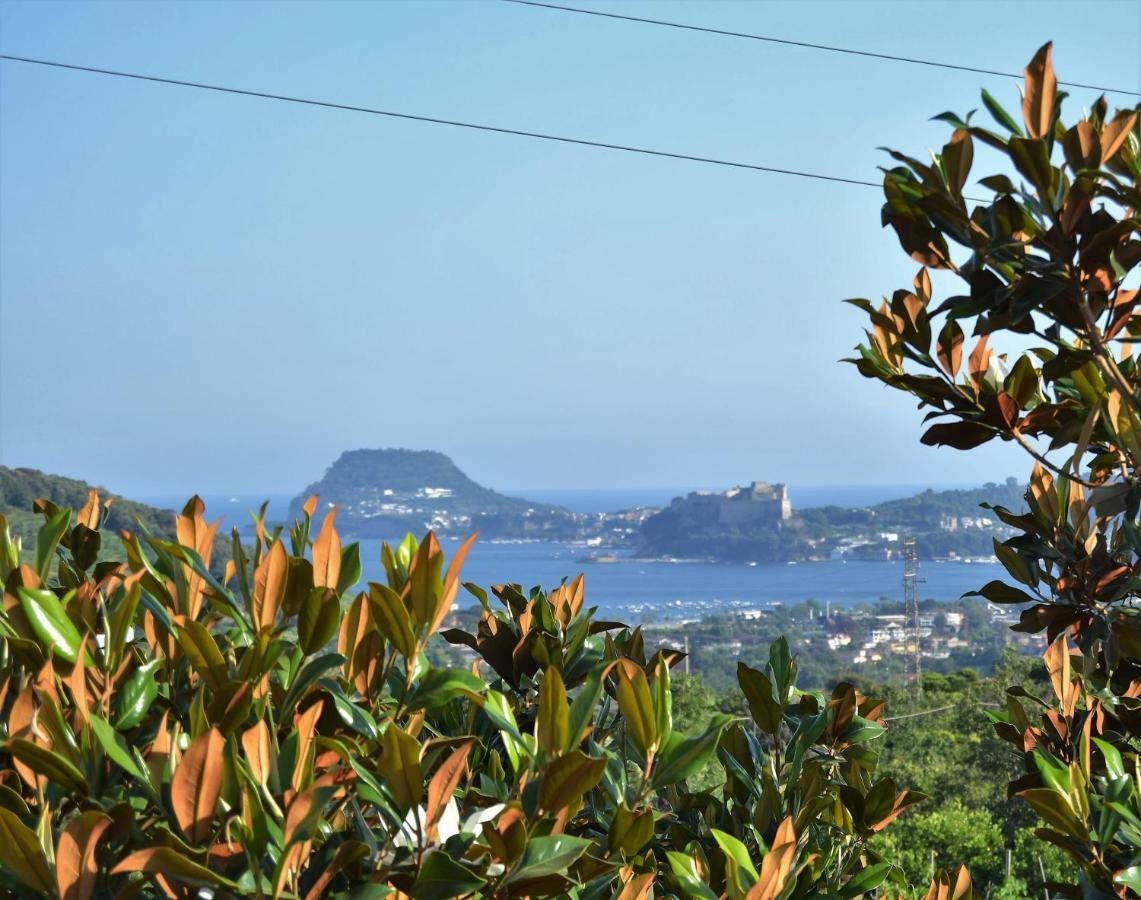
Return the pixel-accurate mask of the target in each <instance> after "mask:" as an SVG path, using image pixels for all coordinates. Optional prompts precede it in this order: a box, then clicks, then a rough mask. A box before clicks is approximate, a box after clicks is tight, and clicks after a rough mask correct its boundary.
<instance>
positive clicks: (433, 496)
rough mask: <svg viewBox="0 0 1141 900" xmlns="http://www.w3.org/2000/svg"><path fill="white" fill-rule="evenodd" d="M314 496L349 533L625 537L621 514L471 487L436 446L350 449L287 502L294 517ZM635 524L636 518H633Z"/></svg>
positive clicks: (508, 537)
mask: <svg viewBox="0 0 1141 900" xmlns="http://www.w3.org/2000/svg"><path fill="white" fill-rule="evenodd" d="M313 494H317V495H319V496H320V498H321V504H322V506H324V507H326V508H327V507H328V506H330V505H333V504H335V505H336V506H337V508H338V513H337V524H338V526H339V527H340V528H341V529H342V530H343V531H344V532H346V533H348V534H351V535H352V536H354V537H370V538H372V537H380V538H386V539H390V540H391V539H393V538H399V537H401V536H402V535H403V534H404V533H405V532H408V531H412V532H416V533H421V532H423V531H426V530H427V529H429V528H431V529H433V530H434V531H436V532H437V533H438V534H445V535H467V534H470V533H471V532H473V531H478V532H480V534H481V535H482V536H483V538H485V539H492V540H495V539H500V540H551V541H575V540H591V539H595V540H601V537H602V536H603V535H607V537H608V538H609V539H610V540H611V541H615V542H617V541H621V540H624V539H626V538H628V537H629V532H631V531H632V530H633V529H632V528H630V527H628V525H627V519H626V518H624V517H623V515H622V514H612V515H611V514H603V513H600V514H597V515H592V514H587V513H575V512H571V511H570V510H569V509H565V508H563V507H561V506H552V505H551V504H548V503H538V502H536V501H532V500H526V499H523V498H521V497H511V496H508V495H506V494H501V493H499V492H498V491H494V490H492V489H491V488H487V487H484V486H483V485H481V484H477V483H476V482H475V481H473V480H472V479H471V478H469V477H468V476H467V475H466V474H464V472H463V471H461V470H460V468H459V467H458V466H457V465H456V464H455V463H454V462H452V460H451V459H450V458H449V457H448V456H446V455H445V454H443V453H439V452H437V451H435V450H406V449H392V448H390V449H378V450H349V451H346V452H345V453H342V454H341V456H340V457H339V458H338V459H337V460H336V461H335V462H334V463H333V464H332V465H331V466H330V467H329V469H328V471H326V472H325V475H324V477H323V478H321V480H320V481H316V482H314V483H313V484H311V485H309V487H307V488H306V489H305V490H304V491H302V492H301V493H300V494H299V495H298V496H297V497H295V498H294V500H293V502H292V504H291V513H292V514H294V515H296V514H297V513H298V512H299V511H300V509H301V504H302V503H304V502H305V500H306V498H308V497H310V496H311V495H313ZM635 524H637V522H635Z"/></svg>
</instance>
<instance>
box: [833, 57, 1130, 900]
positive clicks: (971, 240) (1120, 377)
mask: <svg viewBox="0 0 1141 900" xmlns="http://www.w3.org/2000/svg"><path fill="white" fill-rule="evenodd" d="M1064 97H1065V94H1064V93H1063V92H1061V91H1059V90H1058V89H1057V80H1056V77H1055V75H1054V70H1053V66H1052V63H1051V48H1050V45H1048V44H1047V45H1046V46H1044V47H1043V48H1042V49H1041V50H1040V51H1039V52H1038V53H1037V54H1036V55H1035V57H1034V59H1033V60H1032V61H1031V62H1030V64H1029V66H1028V67H1027V68H1026V85H1025V89H1024V92H1023V100H1022V116H1021V118H1022V122H1021V123H1019V122H1018V121H1017V120H1016V119H1015V117H1014V116H1012V115H1011V114H1009V113H1008V112H1006V111H1005V110H1004V109H1003V108H1002V107H1001V106H1000V105H999V103H998V102H997V101H996V100H995V99H994V98H993V97H991V96H990V95H989V94H987V93H986V92H985V91H984V92H983V103H984V106H985V107H986V110H987V112H988V113H989V115H990V116H991V118H992V119H993V120H994V121H995V123H996V125H997V128H996V127H995V126H991V127H983V126H980V125H978V124H976V123H975V122H974V118H973V116H972V115H967V116H965V117H960V116H958V115H956V114H953V113H944V114H943V115H942V116H940V117H939V118H941V119H943V120H944V121H946V122H947V123H949V124H950V125H951V127H952V129H953V131H952V135H951V138H950V140H949V141H948V143H947V144H946V145H945V146H944V147H943V148H942V151H941V152H940V153H938V154H936V155H935V157H934V160H933V161H932V162H930V163H926V162H921V161H920V160H917V159H915V158H912V157H910V156H907V155H905V154H902V153H898V152H895V151H891V156H892V158H893V159H894V160H895V161H896V162H897V163H898V165H897V166H895V167H893V168H891V169H889V170H887V171H886V172H885V177H884V194H885V197H886V202H885V204H884V206H883V222H884V224H885V225H890V226H891V228H892V229H893V230H894V232H895V234H896V236H897V237H898V239H899V242H900V245H901V246H902V247H903V249H904V250H905V251H906V252H907V253H908V254H909V255H910V256H911V257H912V258H913V259H914V260H916V261H918V262H920V263H921V264H922V268H921V269H920V270H919V273H918V274H917V275H916V277H915V279H914V282H913V284H912V285H911V286H910V287H907V288H902V289H900V290H897V291H895V292H894V293H893V294H892V296H891V299H890V300H888V299H885V300H884V301H883V303H882V304H881V305H880V306H879V307H876V306H874V305H873V304H872V303H870V302H869V301H867V300H854V301H851V302H853V303H854V304H856V305H857V306H859V307H860V308H861V309H863V310H864V311H865V312H866V313H867V314H868V317H869V319H870V328H869V330H868V331H867V332H866V333H867V343H866V344H864V345H861V346H860V348H859V351H860V356H859V358H858V359H856V360H853V362H854V363H855V365H856V366H857V367H858V368H859V371H860V372H861V373H862V374H863V375H865V376H867V377H869V378H872V379H876V380H878V381H881V382H882V383H884V384H886V385H888V386H890V387H892V388H895V389H898V390H900V391H903V392H906V393H908V394H910V395H912V396H913V397H915V398H917V399H918V400H919V402H920V406H921V408H927V409H928V410H929V412H928V414H927V416H926V419H925V421H927V422H929V423H930V424H929V425H928V427H927V430H926V432H925V433H924V435H923V438H922V440H923V443H925V444H931V445H945V446H950V447H954V448H957V449H960V450H969V449H972V448H974V447H977V446H979V445H981V444H983V443H986V442H987V441H991V440H994V439H1000V440H1005V441H1011V442H1015V443H1017V444H1018V445H1020V446H1021V447H1022V448H1023V449H1025V451H1026V452H1027V453H1028V454H1030V455H1031V456H1032V457H1033V458H1034V460H1035V466H1034V470H1033V474H1032V476H1031V479H1030V487H1029V490H1028V492H1027V496H1026V502H1027V507H1028V509H1027V511H1025V512H1014V511H1011V510H1009V509H1007V508H1003V507H996V508H995V509H994V512H995V514H996V515H997V516H998V517H999V518H1001V519H1002V520H1003V521H1004V522H1006V523H1007V524H1008V525H1010V526H1011V527H1012V528H1014V529H1015V530H1016V532H1017V533H1016V535H1015V536H1014V537H1012V538H1010V539H1009V540H1006V541H1003V542H1001V543H998V542H996V544H995V553H996V554H997V556H998V558H999V560H1000V561H1001V562H1002V564H1003V565H1004V566H1005V568H1006V571H1007V572H1008V574H1009V576H1010V581H1009V582H999V581H994V582H991V583H990V584H987V585H985V586H983V587H981V588H980V589H979V593H980V594H981V595H982V596H984V597H986V598H987V599H988V600H990V601H992V602H994V603H1002V604H1014V605H1017V606H1021V607H1022V608H1023V611H1022V614H1021V622H1020V624H1018V625H1017V626H1016V628H1017V629H1018V630H1020V631H1025V632H1029V633H1044V635H1045V637H1046V640H1047V642H1048V644H1049V646H1048V649H1047V650H1046V653H1045V660H1046V664H1047V667H1048V669H1049V672H1050V679H1051V690H1050V692H1049V694H1048V695H1046V696H1041V697H1040V696H1035V695H1032V694H1031V693H1029V692H1027V691H1025V690H1024V689H1021V688H1017V687H1016V688H1012V689H1011V690H1010V691H1008V695H1007V698H1006V708H1005V710H1003V711H1001V712H998V713H996V714H995V715H994V716H993V718H994V720H995V728H996V729H997V732H998V734H999V735H1000V737H1002V738H1004V739H1005V740H1007V741H1009V742H1010V743H1011V744H1012V745H1013V746H1014V748H1015V749H1016V751H1017V753H1018V754H1019V755H1020V756H1021V758H1022V762H1023V768H1024V774H1023V775H1022V776H1021V777H1019V778H1017V779H1016V780H1014V781H1013V782H1012V783H1011V785H1010V792H1011V793H1012V795H1016V796H1018V797H1020V798H1021V799H1022V800H1024V801H1025V802H1026V803H1027V804H1028V805H1029V807H1030V808H1031V809H1032V810H1033V811H1034V813H1036V814H1037V816H1038V817H1039V818H1040V819H1041V825H1040V827H1039V828H1038V829H1037V830H1036V834H1037V835H1038V837H1039V838H1040V839H1041V840H1043V841H1047V842H1049V843H1051V844H1053V845H1055V846H1057V847H1061V848H1062V849H1063V850H1065V851H1066V852H1067V853H1068V854H1069V855H1070V856H1071V857H1072V858H1073V859H1074V860H1075V862H1076V863H1077V864H1078V866H1079V867H1080V872H1079V877H1078V879H1077V881H1076V882H1074V883H1069V884H1056V885H1053V886H1052V887H1053V889H1055V890H1057V891H1059V892H1061V893H1064V894H1066V895H1068V896H1075V897H1076V896H1090V897H1096V896H1115V895H1116V896H1124V895H1125V894H1126V893H1127V892H1129V891H1138V890H1141V793H1139V791H1138V778H1139V777H1141V773H1139V771H1138V755H1137V751H1138V738H1139V736H1141V732H1139V728H1141V618H1139V617H1138V616H1139V612H1138V610H1137V609H1136V608H1135V598H1136V597H1137V594H1138V588H1139V586H1141V581H1139V576H1141V531H1139V530H1138V521H1137V519H1138V508H1139V506H1141V477H1139V476H1138V462H1139V461H1141V398H1139V394H1138V388H1139V380H1141V378H1139V373H1138V369H1137V364H1136V360H1135V358H1134V356H1133V354H1132V349H1133V345H1134V343H1135V342H1136V341H1137V340H1138V339H1139V338H1141V316H1139V315H1138V314H1137V301H1138V294H1137V288H1136V285H1137V278H1136V266H1137V263H1138V261H1139V260H1141V240H1139V239H1138V230H1139V226H1141V220H1139V218H1138V209H1139V207H1141V203H1139V201H1141V192H1139V190H1138V176H1139V175H1141V157H1139V153H1141V144H1139V135H1141V130H1139V127H1138V113H1137V110H1128V109H1127V110H1121V111H1118V112H1116V113H1113V114H1111V113H1110V112H1109V108H1108V104H1107V103H1106V101H1105V98H1104V97H1103V98H1101V99H1099V100H1098V101H1097V102H1096V103H1095V104H1094V105H1093V106H1092V108H1091V109H1090V110H1089V112H1088V113H1087V114H1085V115H1084V117H1083V118H1080V119H1078V120H1077V121H1075V122H1073V123H1072V124H1066V123H1065V121H1064V120H1063V117H1062V103H1063V99H1064ZM977 143H978V144H984V145H986V146H987V147H989V148H990V149H991V150H993V151H995V152H996V153H997V155H998V157H999V158H1000V159H1001V161H1002V163H1003V166H1002V171H998V172H995V173H994V174H990V175H988V176H986V177H983V178H976V179H975V184H977V185H978V186H979V187H981V188H982V189H985V190H986V191H988V192H989V193H990V195H991V196H990V198H989V199H987V200H984V201H975V200H972V199H971V198H969V197H968V196H967V193H966V192H967V191H968V189H967V184H968V180H969V179H970V178H972V174H971V169H972V163H973V160H974V148H975V145H976V144H977ZM969 190H970V193H972V194H973V193H974V192H975V191H976V188H975V187H974V186H972V187H971V188H970V189H969ZM932 273H934V275H935V277H934V278H933V277H932ZM936 284H938V285H939V286H941V287H942V286H945V287H946V296H945V297H944V299H942V300H937V299H936V291H935V285H936ZM968 329H969V330H970V331H971V340H970V342H968V340H967V337H966V331H967V330H968ZM1024 348H1025V349H1024Z"/></svg>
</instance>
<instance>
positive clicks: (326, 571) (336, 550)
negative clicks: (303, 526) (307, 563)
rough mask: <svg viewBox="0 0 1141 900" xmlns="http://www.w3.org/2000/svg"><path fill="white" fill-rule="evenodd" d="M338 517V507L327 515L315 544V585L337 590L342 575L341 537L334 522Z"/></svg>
mask: <svg viewBox="0 0 1141 900" xmlns="http://www.w3.org/2000/svg"><path fill="white" fill-rule="evenodd" d="M336 517H337V507H335V506H334V507H333V508H332V509H330V510H329V512H328V513H326V515H325V521H324V522H323V523H322V525H321V533H320V534H318V535H317V540H315V541H314V542H313V584H314V585H315V586H316V587H328V588H334V589H335V588H336V587H337V579H338V578H339V577H340V575H341V536H340V535H339V534H337V529H336V526H335V525H334V524H333V520H334V519H336Z"/></svg>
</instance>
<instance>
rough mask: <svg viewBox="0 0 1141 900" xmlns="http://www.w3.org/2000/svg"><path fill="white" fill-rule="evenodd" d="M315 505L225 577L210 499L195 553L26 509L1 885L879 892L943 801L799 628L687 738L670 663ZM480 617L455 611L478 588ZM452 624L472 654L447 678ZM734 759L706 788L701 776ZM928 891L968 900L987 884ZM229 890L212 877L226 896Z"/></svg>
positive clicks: (573, 614)
mask: <svg viewBox="0 0 1141 900" xmlns="http://www.w3.org/2000/svg"><path fill="white" fill-rule="evenodd" d="M316 504H317V499H316V498H315V497H314V498H312V499H311V501H310V502H309V503H307V504H306V506H305V509H304V511H303V514H302V517H301V519H300V520H299V521H298V522H297V523H296V524H295V525H294V527H293V528H292V529H291V530H290V531H284V530H283V529H281V528H272V527H270V526H269V524H268V523H266V522H265V520H264V518H258V520H257V529H256V533H255V535H254V537H253V542H252V544H250V545H247V546H243V544H242V543H240V542H239V541H238V538H237V534H236V533H235V535H234V540H233V546H232V560H231V561H230V562H229V563H227V564H226V566H225V568H224V571H219V569H217V568H212V567H211V553H212V550H213V548H214V546H215V528H216V526H215V525H210V524H208V523H207V521H206V519H205V517H204V514H203V507H202V504H201V502H200V501H198V500H197V499H194V500H192V501H191V502H190V503H189V504H187V506H186V508H185V509H184V510H183V512H182V514H181V515H180V516H179V517H178V521H177V529H176V535H177V539H176V540H174V541H164V540H159V539H158V538H156V537H154V536H149V535H146V534H145V533H144V534H139V535H135V534H129V533H124V534H122V535H121V536H119V537H118V538H115V537H112V540H116V541H118V540H121V541H122V544H123V547H124V548H125V550H126V557H127V561H126V562H125V563H122V562H116V561H114V560H104V559H103V558H102V556H103V554H102V549H103V543H104V538H105V536H106V535H105V534H104V532H103V531H102V529H101V526H102V525H103V524H104V522H105V521H106V514H107V507H106V505H105V504H103V503H101V502H100V499H99V496H98V495H97V494H96V493H95V492H94V491H93V492H92V494H91V496H90V498H89V499H88V502H87V504H86V505H85V506H84V507H83V508H82V509H80V510H79V511H78V513H75V512H73V511H72V510H69V509H57V508H56V507H55V506H53V505H52V504H50V503H47V502H42V501H41V502H40V503H38V504H37V506H38V508H39V511H40V512H41V513H42V514H43V517H44V525H43V527H42V528H41V530H40V532H39V535H38V539H37V541H36V545H35V547H34V548H29V549H28V551H24V552H22V550H21V547H20V545H19V542H18V541H16V540H13V539H12V538H11V537H10V536H9V529H8V527H7V523H5V522H4V521H3V519H2V518H0V580H2V581H3V586H4V605H3V609H2V610H0V737H2V739H3V743H2V744H0V892H2V893H4V895H6V896H8V895H15V896H20V897H57V898H61V900H88V898H92V897H100V898H102V897H134V896H148V897H149V896H168V897H191V896H214V897H236V896H248V897H288V898H317V897H322V896H334V897H346V898H348V897H352V898H372V897H385V896H392V897H413V898H423V900H437V898H447V897H486V898H492V897H494V898H507V897H577V898H582V900H589V898H608V897H614V896H617V897H620V898H623V900H640V898H648V897H651V896H656V897H670V896H674V897H696V898H717V897H729V898H733V900H741V898H749V900H778V898H792V897H809V896H833V897H857V896H861V895H864V894H867V893H869V892H872V891H876V890H878V889H881V888H886V887H887V886H889V885H891V884H894V883H896V882H898V881H899V878H900V872H899V869H898V867H896V866H894V865H893V864H892V863H891V861H889V860H884V859H881V858H880V857H879V856H878V855H877V854H876V853H875V851H873V850H872V849H871V848H870V847H869V841H870V839H871V837H872V836H873V835H875V834H876V833H877V832H879V831H880V830H881V829H883V828H884V827H886V826H887V825H888V824H889V823H890V822H891V821H892V820H893V819H895V818H896V817H897V816H898V815H899V814H900V813H901V812H903V811H904V810H905V809H907V808H908V807H909V806H911V805H912V804H914V803H916V802H917V801H918V800H920V799H921V798H920V797H919V796H917V795H916V794H914V793H910V792H908V791H906V790H903V789H901V788H899V787H898V786H897V785H896V784H895V783H894V782H893V781H891V780H890V779H888V778H882V777H878V776H877V775H876V763H877V752H876V746H877V743H878V742H879V739H880V738H881V736H882V735H883V732H884V727H885V726H884V722H883V717H882V710H883V706H882V704H880V703H878V702H877V701H874V700H871V699H869V698H867V697H864V696H862V695H861V694H860V693H859V692H858V691H856V690H855V688H853V687H852V686H851V685H847V684H841V685H839V686H837V687H836V689H835V690H833V691H832V692H831V694H828V695H825V694H817V693H809V692H805V691H801V690H799V689H798V688H797V686H796V668H797V667H796V661H795V660H794V659H793V658H792V657H791V655H790V653H789V648H788V645H787V644H786V643H785V642H784V641H783V640H782V641H778V642H777V643H776V644H774V645H773V647H772V649H771V652H770V654H769V656H768V659H767V660H765V661H764V663H763V665H761V666H760V667H758V668H751V667H749V666H746V665H742V666H741V667H740V670H739V682H740V685H741V689H742V691H743V692H744V695H745V697H746V698H747V701H748V710H749V716H748V717H747V718H741V719H731V718H730V717H728V716H725V715H714V716H713V717H712V720H711V721H710V723H709V724H708V726H707V727H706V728H704V730H702V731H700V732H698V733H692V734H687V733H683V732H682V731H680V730H679V729H678V728H677V727H675V724H674V721H673V715H672V699H671V690H670V666H671V665H672V664H674V663H676V662H677V661H678V660H679V659H680V658H681V654H679V653H676V652H673V651H669V650H657V651H655V652H652V653H651V652H647V649H646V648H645V646H644V645H643V639H642V635H641V632H640V631H639V630H638V629H636V628H635V629H629V628H626V627H625V626H623V625H620V624H619V623H616V622H606V621H600V620H598V619H596V618H595V616H594V612H595V610H594V609H593V608H590V607H588V606H586V603H585V595H584V584H583V579H582V578H581V577H579V578H577V579H575V580H573V581H569V582H566V583H564V584H561V585H559V586H558V587H556V588H555V589H553V590H551V591H549V592H545V591H542V590H539V589H538V588H536V589H533V590H529V591H525V590H523V589H522V588H521V587H519V586H517V585H498V586H496V587H493V588H492V590H491V592H486V591H484V590H482V589H481V588H479V587H476V586H475V585H464V584H462V582H461V580H460V571H461V566H462V563H463V559H464V557H465V555H466V553H467V551H468V548H469V547H470V545H471V542H470V541H469V542H468V543H466V544H464V545H462V546H461V547H459V548H458V549H457V552H456V553H455V555H454V556H453V557H452V559H451V560H450V561H446V560H445V559H444V554H443V552H442V550H441V547H440V545H439V543H438V542H437V540H436V538H435V536H434V535H432V534H431V533H429V534H428V535H427V536H426V537H425V539H424V540H422V541H416V540H415V539H413V538H411V537H409V538H408V539H406V540H405V541H404V542H402V543H401V544H400V545H399V546H397V547H390V546H388V545H384V547H383V550H382V554H381V560H380V563H382V566H383V572H384V577H383V578H382V579H381V580H378V581H375V582H370V583H367V584H364V585H360V584H358V582H360V580H361V573H362V566H361V561H360V555H359V548H358V546H357V545H356V544H342V541H341V538H340V535H339V534H338V532H337V529H336V527H335V522H334V513H335V511H334V512H330V513H328V514H327V515H326V517H325V518H324V521H323V524H322V525H321V527H320V530H319V531H318V532H317V533H316V534H315V535H311V532H310V525H311V516H312V515H313V514H314V512H315V510H316ZM461 590H464V591H465V593H466V595H467V596H469V601H470V598H471V596H472V595H474V597H475V598H476V599H477V600H478V603H479V604H480V607H478V609H479V618H478V624H477V626H476V627H475V629H474V631H471V632H468V631H464V630H462V629H461V628H456V627H451V628H448V627H445V626H447V625H448V624H449V620H450V619H451V617H452V608H453V605H454V604H455V602H456V599H457V597H458V596H459V594H460V591H461ZM441 639H443V640H446V641H450V642H452V643H453V644H454V645H455V646H456V647H457V648H462V653H463V654H464V655H465V656H466V659H467V664H463V665H459V664H456V665H453V666H434V665H431V664H430V663H429V662H428V657H427V655H426V653H425V650H426V649H428V648H429V644H430V643H431V642H436V641H440V640H441ZM711 764H712V765H713V766H714V767H719V769H720V778H719V781H720V784H719V786H718V787H717V788H715V789H713V790H710V791H703V790H698V789H695V788H693V787H691V786H690V784H689V780H690V778H691V776H693V775H694V774H695V773H697V772H699V771H701V770H703V769H705V768H706V767H708V766H709V765H711ZM931 891H932V893H931V896H932V897H955V898H958V897H964V896H967V895H968V894H969V893H970V884H969V879H967V878H966V876H965V875H964V874H962V873H961V874H960V876H959V877H958V878H957V879H956V880H952V879H949V878H947V877H942V879H941V880H939V881H937V883H936V884H935V885H933V886H932V888H931ZM201 892H205V893H201Z"/></svg>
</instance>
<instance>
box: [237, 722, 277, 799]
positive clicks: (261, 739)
mask: <svg viewBox="0 0 1141 900" xmlns="http://www.w3.org/2000/svg"><path fill="white" fill-rule="evenodd" d="M242 751H243V752H244V753H245V755H246V762H248V763H249V765H250V771H251V772H252V773H253V776H254V778H255V779H256V780H257V781H258V782H259V783H260V784H263V785H265V784H268V783H269V776H270V772H271V771H272V765H273V760H272V756H271V752H272V745H271V742H270V734H269V726H268V725H267V724H266V723H265V720H264V719H259V720H258V723H257V724H256V725H254V726H253V727H252V728H250V729H248V730H247V731H245V732H244V733H243V734H242Z"/></svg>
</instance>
